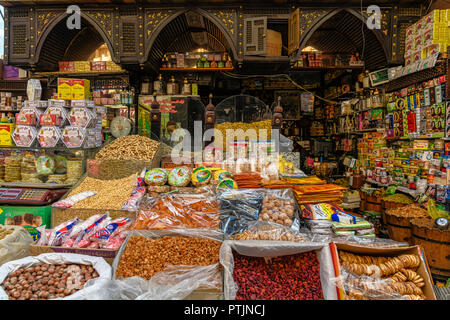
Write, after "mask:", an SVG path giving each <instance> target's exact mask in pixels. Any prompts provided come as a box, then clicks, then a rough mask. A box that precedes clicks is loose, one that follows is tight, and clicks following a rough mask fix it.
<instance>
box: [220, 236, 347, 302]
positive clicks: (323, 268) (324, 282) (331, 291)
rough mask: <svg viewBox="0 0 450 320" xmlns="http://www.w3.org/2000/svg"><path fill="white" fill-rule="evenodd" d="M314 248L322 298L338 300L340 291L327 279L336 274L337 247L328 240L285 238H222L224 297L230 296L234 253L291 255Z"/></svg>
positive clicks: (259, 255) (232, 284)
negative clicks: (311, 240) (261, 239)
mask: <svg viewBox="0 0 450 320" xmlns="http://www.w3.org/2000/svg"><path fill="white" fill-rule="evenodd" d="M309 251H315V252H316V254H317V260H318V261H319V265H320V280H321V281H320V282H321V286H322V292H323V296H324V299H325V300H338V294H339V291H338V290H337V287H336V286H335V284H334V283H333V282H332V281H330V279H332V278H334V277H335V276H336V270H335V268H334V263H333V260H334V258H333V256H336V255H337V253H336V247H335V246H333V247H332V246H330V245H327V244H320V243H311V242H306V243H304V242H303V243H302V242H298V243H297V242H295V243H294V242H286V241H253V240H251V241H246V240H243V241H238V240H225V241H224V242H223V244H222V248H221V252H222V258H223V259H221V260H222V264H223V267H224V289H225V290H224V297H225V299H226V300H228V299H231V298H232V297H230V296H229V293H230V290H228V288H230V287H233V286H234V285H235V283H234V278H233V275H232V272H233V262H234V257H233V253H234V252H237V253H239V254H244V255H248V256H256V257H274V256H282V255H292V254H298V253H303V252H309Z"/></svg>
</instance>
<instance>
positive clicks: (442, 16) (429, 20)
mask: <svg viewBox="0 0 450 320" xmlns="http://www.w3.org/2000/svg"><path fill="white" fill-rule="evenodd" d="M449 23H450V9H446V10H434V11H432V12H431V13H429V14H427V15H426V16H424V17H423V18H421V19H420V20H419V21H417V22H416V23H415V24H413V25H411V26H410V27H408V28H407V29H406V40H405V65H410V64H412V63H414V62H417V61H419V60H421V59H425V58H427V57H429V56H432V55H434V54H436V53H439V52H444V51H446V50H447V46H448V45H449V44H450V31H449Z"/></svg>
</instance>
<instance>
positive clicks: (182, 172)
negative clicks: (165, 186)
mask: <svg viewBox="0 0 450 320" xmlns="http://www.w3.org/2000/svg"><path fill="white" fill-rule="evenodd" d="M168 181H169V184H170V185H171V186H174V187H186V186H187V185H188V184H189V182H191V170H190V169H189V168H188V167H185V166H183V167H178V168H174V169H172V170H171V171H170V173H169V179H168Z"/></svg>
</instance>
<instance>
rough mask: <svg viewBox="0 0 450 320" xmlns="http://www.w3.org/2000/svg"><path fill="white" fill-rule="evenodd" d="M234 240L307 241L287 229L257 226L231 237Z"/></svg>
mask: <svg viewBox="0 0 450 320" xmlns="http://www.w3.org/2000/svg"><path fill="white" fill-rule="evenodd" d="M233 239H235V240H271V241H295V242H305V241H308V240H307V239H306V238H305V237H302V236H301V235H299V234H297V233H296V232H295V231H293V230H289V229H287V228H284V227H282V228H278V227H275V226H269V225H265V226H258V227H253V228H250V229H247V230H245V231H244V232H242V233H241V234H238V235H235V236H233Z"/></svg>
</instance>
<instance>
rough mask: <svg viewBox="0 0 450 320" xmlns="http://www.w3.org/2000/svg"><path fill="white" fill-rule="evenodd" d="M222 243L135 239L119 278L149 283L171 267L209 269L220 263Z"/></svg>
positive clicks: (123, 259) (122, 262) (130, 242)
mask: <svg viewBox="0 0 450 320" xmlns="http://www.w3.org/2000/svg"><path fill="white" fill-rule="evenodd" d="M220 245H221V242H220V241H215V240H211V239H203V238H189V237H168V236H165V237H163V238H158V239H154V240H152V239H149V238H146V237H143V236H134V237H131V238H130V239H129V240H128V242H127V245H126V247H125V250H124V252H123V254H122V256H121V258H120V261H119V265H118V267H117V271H116V277H118V278H128V277H133V276H139V277H141V278H144V279H147V280H149V279H150V278H151V277H152V276H153V275H154V274H155V273H157V272H160V271H163V270H164V269H165V268H166V266H167V265H198V266H208V265H212V264H216V263H219V250H220Z"/></svg>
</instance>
